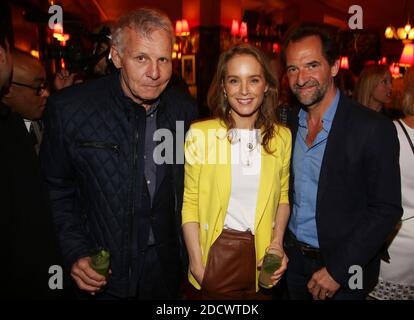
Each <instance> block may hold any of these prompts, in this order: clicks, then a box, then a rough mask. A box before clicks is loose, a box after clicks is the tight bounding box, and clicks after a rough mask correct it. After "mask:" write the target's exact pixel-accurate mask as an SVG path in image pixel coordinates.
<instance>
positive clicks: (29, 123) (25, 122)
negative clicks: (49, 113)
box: [23, 119, 32, 132]
mask: <svg viewBox="0 0 414 320" xmlns="http://www.w3.org/2000/svg"><path fill="white" fill-rule="evenodd" d="M23 120H24V124H25V126H26V129H27V132H30V126H31V125H32V121H30V120H26V119H23Z"/></svg>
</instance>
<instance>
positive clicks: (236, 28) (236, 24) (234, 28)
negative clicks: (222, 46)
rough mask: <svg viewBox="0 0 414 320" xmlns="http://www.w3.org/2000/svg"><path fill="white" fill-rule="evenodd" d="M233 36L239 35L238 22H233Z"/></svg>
mask: <svg viewBox="0 0 414 320" xmlns="http://www.w3.org/2000/svg"><path fill="white" fill-rule="evenodd" d="M231 35H232V36H238V35H239V22H238V21H237V20H233V21H232V23H231Z"/></svg>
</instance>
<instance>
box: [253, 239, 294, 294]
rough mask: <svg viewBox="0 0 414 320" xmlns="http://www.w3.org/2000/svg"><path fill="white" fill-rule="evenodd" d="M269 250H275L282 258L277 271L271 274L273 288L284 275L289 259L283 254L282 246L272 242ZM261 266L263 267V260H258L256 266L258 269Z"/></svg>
mask: <svg viewBox="0 0 414 320" xmlns="http://www.w3.org/2000/svg"><path fill="white" fill-rule="evenodd" d="M271 248H272V249H276V250H277V251H278V252H280V255H281V256H282V263H281V265H280V267H279V269H277V270H276V271H275V272H274V273H273V275H272V277H271V278H270V279H271V280H272V284H273V286H275V285H276V284H277V283H278V282H279V281H280V279H281V278H282V276H283V274H284V273H285V271H286V269H287V265H288V261H289V259H288V257H287V255H286V254H285V251H284V250H283V246H281V245H279V244H276V243H274V242H272V243H271V244H270V246H269V249H271ZM262 265H263V259H262V260H260V262H259V264H258V265H257V266H258V268H259V269H261V268H262Z"/></svg>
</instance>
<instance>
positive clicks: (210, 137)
mask: <svg viewBox="0 0 414 320" xmlns="http://www.w3.org/2000/svg"><path fill="white" fill-rule="evenodd" d="M275 130H276V134H275V136H274V137H273V139H272V140H271V144H270V147H271V150H274V152H273V154H268V153H266V151H265V150H264V148H263V147H261V149H262V150H261V152H262V153H261V156H262V157H261V159H262V160H261V173H260V183H259V192H258V199H257V207H256V221H255V229H254V235H255V248H256V262H257V263H258V262H259V261H260V260H261V259H262V258H263V256H264V254H265V250H266V248H267V247H268V246H269V244H270V242H271V240H272V232H273V230H272V229H273V224H274V221H275V215H276V210H277V207H278V204H279V203H286V204H287V203H289V198H288V191H289V167H290V155H291V145H292V136H291V133H290V130H289V129H287V128H285V127H282V126H277V127H276V128H275ZM185 157H186V162H185V178H184V199H183V209H182V224H185V223H187V222H198V223H199V224H200V246H201V253H202V262H203V265H204V266H206V263H207V257H208V253H209V250H210V248H211V245H212V244H213V243H214V241H215V240H216V239H217V238H218V236H219V235H220V233H221V231H222V230H223V226H224V218H225V215H226V212H227V208H228V205H229V199H230V192H231V144H230V142H229V140H228V138H227V129H226V127H225V125H224V123H222V122H221V121H220V120H218V119H213V120H205V121H200V122H197V123H194V124H193V125H191V127H190V130H189V131H188V133H187V136H186V141H185ZM258 276H259V272H258V271H257V270H256V290H258ZM188 278H189V281H190V283H191V284H192V285H193V286H194V287H196V288H197V289H200V285H199V284H198V282H197V281H196V280H195V278H194V277H193V275H192V274H191V272H189V273H188Z"/></svg>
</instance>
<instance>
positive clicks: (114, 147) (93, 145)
mask: <svg viewBox="0 0 414 320" xmlns="http://www.w3.org/2000/svg"><path fill="white" fill-rule="evenodd" d="M80 146H81V147H82V148H97V149H112V150H114V151H115V152H116V153H117V154H119V144H113V143H105V142H82V143H81V144H80Z"/></svg>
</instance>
